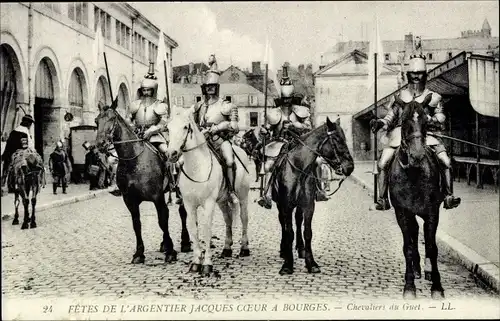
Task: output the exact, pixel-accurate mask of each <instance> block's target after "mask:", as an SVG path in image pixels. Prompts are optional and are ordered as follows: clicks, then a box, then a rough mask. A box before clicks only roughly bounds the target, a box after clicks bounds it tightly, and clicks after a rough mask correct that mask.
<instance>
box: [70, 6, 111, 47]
mask: <svg viewBox="0 0 500 321" xmlns="http://www.w3.org/2000/svg"><path fill="white" fill-rule="evenodd" d="M82 3H83V2H82ZM68 10H69V9H68ZM99 22H100V23H101V31H102V35H103V36H104V38H106V39H108V40H111V16H110V15H109V14H107V13H106V12H104V11H102V10H101V9H99V8H98V7H94V31H97V25H98V24H99Z"/></svg>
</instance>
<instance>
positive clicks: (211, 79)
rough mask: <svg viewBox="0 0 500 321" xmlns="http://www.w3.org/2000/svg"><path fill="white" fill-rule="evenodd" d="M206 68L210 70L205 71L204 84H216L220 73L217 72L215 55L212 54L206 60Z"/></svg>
mask: <svg viewBox="0 0 500 321" xmlns="http://www.w3.org/2000/svg"><path fill="white" fill-rule="evenodd" d="M208 66H209V68H210V69H209V70H207V71H206V75H207V77H206V80H205V84H206V85H209V84H218V83H219V76H220V74H221V72H220V71H219V70H218V65H217V59H215V55H213V54H212V55H210V57H209V58H208Z"/></svg>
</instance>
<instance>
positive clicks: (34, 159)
mask: <svg viewBox="0 0 500 321" xmlns="http://www.w3.org/2000/svg"><path fill="white" fill-rule="evenodd" d="M10 175H13V180H14V205H15V207H16V211H15V214H14V220H13V221H12V225H18V224H19V210H18V207H19V203H20V200H19V198H21V199H22V201H23V206H24V219H23V224H22V225H21V229H22V230H24V229H27V228H28V223H30V225H29V227H30V228H36V216H35V208H36V200H37V195H38V193H40V190H41V188H42V187H45V169H44V166H43V160H42V157H40V155H39V154H38V153H37V152H36V151H35V150H34V149H31V148H28V149H20V150H18V151H17V152H15V153H14V155H12V171H11V173H10ZM30 193H31V195H30ZM30 198H31V217H30V212H29V204H30Z"/></svg>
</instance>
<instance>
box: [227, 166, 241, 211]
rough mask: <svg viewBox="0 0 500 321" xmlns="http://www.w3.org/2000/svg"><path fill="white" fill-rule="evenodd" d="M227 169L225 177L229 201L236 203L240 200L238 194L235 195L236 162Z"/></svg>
mask: <svg viewBox="0 0 500 321" xmlns="http://www.w3.org/2000/svg"><path fill="white" fill-rule="evenodd" d="M226 170H227V178H228V182H229V198H230V201H231V203H233V204H238V203H239V202H240V201H239V200H238V196H236V191H235V189H234V188H235V182H236V164H233V166H228V167H227V168H226Z"/></svg>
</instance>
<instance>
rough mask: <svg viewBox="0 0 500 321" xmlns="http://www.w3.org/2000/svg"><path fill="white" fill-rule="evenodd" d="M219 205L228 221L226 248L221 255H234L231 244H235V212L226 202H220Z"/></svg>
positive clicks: (223, 256)
mask: <svg viewBox="0 0 500 321" xmlns="http://www.w3.org/2000/svg"><path fill="white" fill-rule="evenodd" d="M219 206H220V210H221V212H222V216H223V217H224V222H225V223H226V239H225V240H224V248H223V249H222V253H221V255H220V257H221V258H225V257H231V256H232V255H233V251H232V250H231V246H232V245H233V212H232V208H231V206H229V204H227V203H226V202H224V203H221V204H219Z"/></svg>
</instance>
